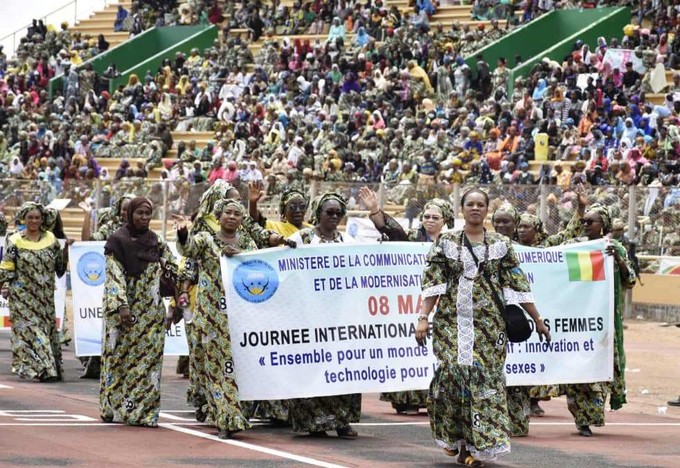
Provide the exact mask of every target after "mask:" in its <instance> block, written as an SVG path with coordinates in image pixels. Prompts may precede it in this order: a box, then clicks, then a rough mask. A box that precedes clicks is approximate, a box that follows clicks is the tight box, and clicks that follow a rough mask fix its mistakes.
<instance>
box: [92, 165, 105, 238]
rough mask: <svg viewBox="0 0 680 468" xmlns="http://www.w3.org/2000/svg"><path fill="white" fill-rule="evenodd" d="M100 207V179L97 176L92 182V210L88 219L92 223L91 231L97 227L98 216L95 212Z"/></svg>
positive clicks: (94, 230)
mask: <svg viewBox="0 0 680 468" xmlns="http://www.w3.org/2000/svg"><path fill="white" fill-rule="evenodd" d="M101 207H102V180H101V179H99V178H97V179H96V181H95V183H94V211H93V212H92V213H91V214H90V221H91V223H92V232H96V231H97V229H99V217H98V216H97V212H98V211H99V210H100V209H101Z"/></svg>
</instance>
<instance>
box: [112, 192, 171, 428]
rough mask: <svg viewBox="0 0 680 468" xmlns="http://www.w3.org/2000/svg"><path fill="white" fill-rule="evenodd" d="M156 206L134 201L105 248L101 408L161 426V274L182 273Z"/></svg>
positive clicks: (116, 418) (116, 417) (120, 418)
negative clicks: (158, 227)
mask: <svg viewBox="0 0 680 468" xmlns="http://www.w3.org/2000/svg"><path fill="white" fill-rule="evenodd" d="M152 212H153V207H152V205H151V202H150V201H149V200H147V199H146V198H141V197H139V198H135V199H133V200H130V204H129V205H128V211H127V215H128V216H127V220H126V223H125V226H123V227H122V228H120V229H119V230H117V231H116V232H114V233H113V234H112V235H111V236H109V238H108V240H107V241H106V245H105V247H104V255H105V257H106V282H105V283H104V291H105V293H104V304H103V309H104V336H103V340H102V366H101V379H100V387H99V411H100V414H101V418H102V420H104V421H105V422H121V423H125V424H129V425H133V426H147V427H157V425H158V415H159V412H160V406H161V370H162V368H163V345H164V342H165V318H166V314H165V305H164V304H163V300H162V297H161V292H160V291H161V289H160V283H161V276H162V275H163V265H164V266H165V267H164V268H165V269H168V270H174V271H175V272H176V271H177V265H176V262H175V257H174V256H173V254H172V252H171V251H170V249H169V248H168V245H167V244H166V243H165V241H164V240H163V239H162V238H161V237H160V236H159V235H158V234H156V233H155V232H153V231H151V230H150V229H149V224H150V222H151V213H152Z"/></svg>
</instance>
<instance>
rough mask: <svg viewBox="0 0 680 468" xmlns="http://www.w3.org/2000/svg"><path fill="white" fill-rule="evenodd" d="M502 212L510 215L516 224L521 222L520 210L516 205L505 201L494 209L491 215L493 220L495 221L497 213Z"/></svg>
mask: <svg viewBox="0 0 680 468" xmlns="http://www.w3.org/2000/svg"><path fill="white" fill-rule="evenodd" d="M501 213H504V214H507V215H510V217H511V218H512V220H513V221H514V222H515V226H517V225H518V224H519V211H517V210H516V209H515V207H514V206H512V205H511V204H510V203H508V202H505V203H503V204H502V205H501V206H500V207H499V208H498V209H497V210H496V211H494V213H493V215H492V216H491V222H492V223H493V222H494V220H495V219H496V215H497V214H501Z"/></svg>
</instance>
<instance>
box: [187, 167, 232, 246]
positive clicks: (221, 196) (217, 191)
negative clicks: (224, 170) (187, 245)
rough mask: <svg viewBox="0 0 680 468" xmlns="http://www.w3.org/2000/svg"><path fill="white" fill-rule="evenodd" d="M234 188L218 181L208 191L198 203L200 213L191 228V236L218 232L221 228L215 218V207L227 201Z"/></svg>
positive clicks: (220, 180)
mask: <svg viewBox="0 0 680 468" xmlns="http://www.w3.org/2000/svg"><path fill="white" fill-rule="evenodd" d="M233 188H234V187H233V186H232V185H230V184H228V183H227V182H226V181H224V180H222V179H217V180H216V181H215V183H214V184H212V185H211V186H210V187H209V188H208V190H206V191H205V192H204V193H203V195H201V199H200V200H199V202H198V213H197V214H196V219H194V224H193V226H192V227H191V235H194V234H198V233H199V232H204V231H205V232H211V233H212V232H217V231H218V230H219V229H220V227H219V223H218V222H217V219H216V218H215V206H216V205H217V202H218V201H220V200H225V199H226V198H227V195H228V193H229V191H230V190H231V189H233Z"/></svg>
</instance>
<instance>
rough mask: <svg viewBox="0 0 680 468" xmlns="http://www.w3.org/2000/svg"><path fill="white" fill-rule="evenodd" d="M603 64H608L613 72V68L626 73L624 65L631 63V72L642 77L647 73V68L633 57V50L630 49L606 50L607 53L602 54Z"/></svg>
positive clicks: (637, 58) (640, 60) (638, 59)
mask: <svg viewBox="0 0 680 468" xmlns="http://www.w3.org/2000/svg"><path fill="white" fill-rule="evenodd" d="M602 61H603V62H604V63H608V64H609V65H610V66H611V70H612V71H613V70H614V69H615V68H618V69H619V72H621V73H625V72H626V63H628V62H632V63H633V70H635V71H636V72H638V73H640V74H641V75H644V74H645V73H646V72H647V68H645V65H644V64H643V63H642V59H641V58H639V57H638V56H637V55H635V51H634V50H630V49H610V48H607V52H605V53H604V58H603V59H602Z"/></svg>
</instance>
